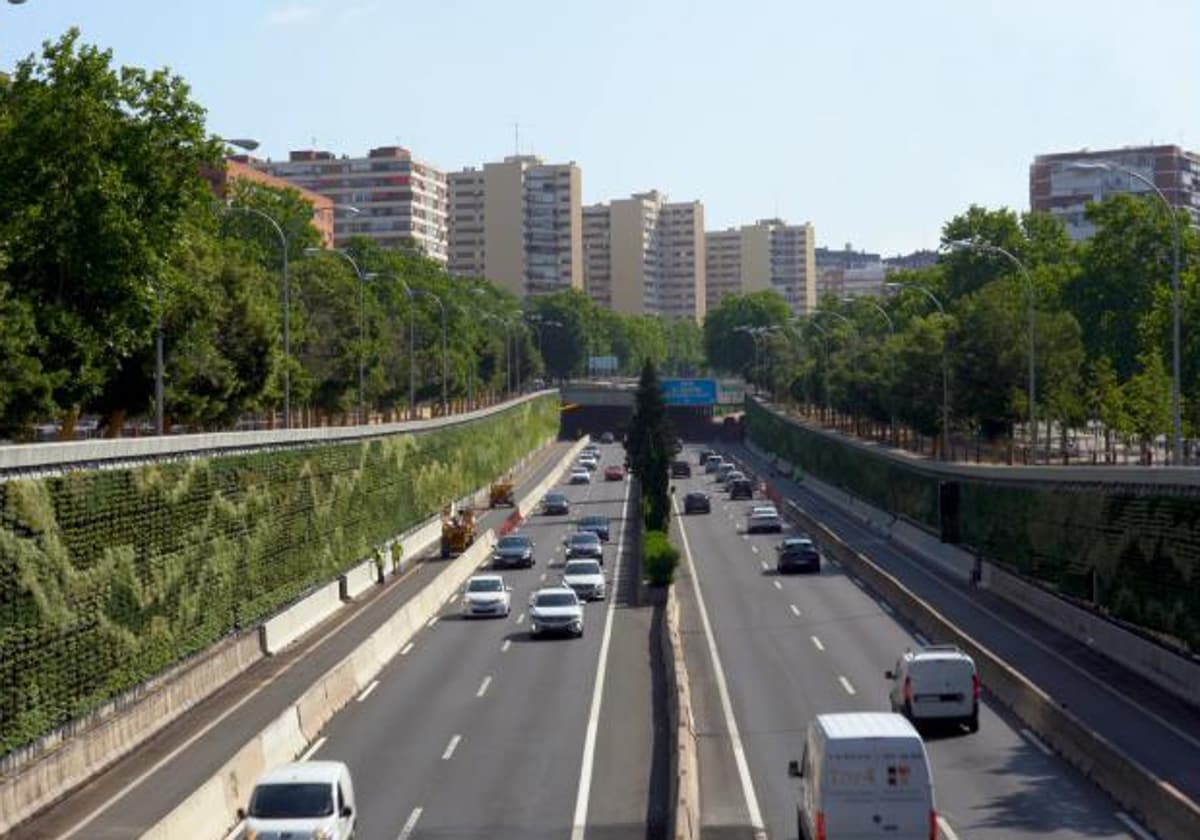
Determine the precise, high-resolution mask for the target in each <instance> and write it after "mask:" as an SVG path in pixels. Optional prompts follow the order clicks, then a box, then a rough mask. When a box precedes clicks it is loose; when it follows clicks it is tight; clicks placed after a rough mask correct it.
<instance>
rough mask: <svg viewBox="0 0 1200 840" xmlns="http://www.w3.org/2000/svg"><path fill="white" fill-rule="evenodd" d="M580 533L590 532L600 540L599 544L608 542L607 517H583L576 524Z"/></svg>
mask: <svg viewBox="0 0 1200 840" xmlns="http://www.w3.org/2000/svg"><path fill="white" fill-rule="evenodd" d="M575 527H576V528H578V529H579V530H580V531H591V532H592V533H593V534H595V535H596V536H597V537H599V538H600V542H608V517H607V516H585V517H583V518H582V519H580V520H579V522H578V523H576V526H575Z"/></svg>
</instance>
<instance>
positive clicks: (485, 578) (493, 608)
mask: <svg viewBox="0 0 1200 840" xmlns="http://www.w3.org/2000/svg"><path fill="white" fill-rule="evenodd" d="M511 609H512V588H511V587H508V586H505V584H504V578H502V577H500V575H475V576H473V577H472V578H470V580H468V581H467V585H466V587H465V588H464V589H463V615H466V616H470V617H474V616H480V615H499V616H504V615H508V614H509V612H510V611H511Z"/></svg>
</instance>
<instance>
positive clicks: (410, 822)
mask: <svg viewBox="0 0 1200 840" xmlns="http://www.w3.org/2000/svg"><path fill="white" fill-rule="evenodd" d="M421 810H422V809H420V808H413V811H412V813H411V814H409V815H408V819H407V820H405V822H404V828H402V829H400V834H399V835H397V836H396V840H408V838H409V837H411V836H412V833H413V829H415V828H416V827H417V820H419V819H421Z"/></svg>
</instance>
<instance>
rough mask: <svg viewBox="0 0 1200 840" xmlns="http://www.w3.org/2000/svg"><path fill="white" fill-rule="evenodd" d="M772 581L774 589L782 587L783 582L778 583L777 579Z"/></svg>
mask: <svg viewBox="0 0 1200 840" xmlns="http://www.w3.org/2000/svg"><path fill="white" fill-rule="evenodd" d="M772 583H774V584H775V588H776V589H783V584H782V583H780V582H779V581H777V580H776V581H772Z"/></svg>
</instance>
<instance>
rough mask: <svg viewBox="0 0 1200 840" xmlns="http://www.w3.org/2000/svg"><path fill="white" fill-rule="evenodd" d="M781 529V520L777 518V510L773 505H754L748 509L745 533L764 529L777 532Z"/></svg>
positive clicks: (760, 531) (759, 531)
mask: <svg viewBox="0 0 1200 840" xmlns="http://www.w3.org/2000/svg"><path fill="white" fill-rule="evenodd" d="M782 530H783V520H782V519H780V518H779V511H777V510H775V506H774V505H755V506H754V507H753V508H751V509H750V514H749V515H748V516H747V517H746V533H747V534H758V533H762V532H764V531H765V532H770V533H776V534H778V533H780V532H781V531H782Z"/></svg>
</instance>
